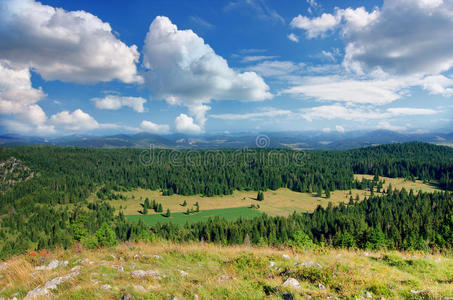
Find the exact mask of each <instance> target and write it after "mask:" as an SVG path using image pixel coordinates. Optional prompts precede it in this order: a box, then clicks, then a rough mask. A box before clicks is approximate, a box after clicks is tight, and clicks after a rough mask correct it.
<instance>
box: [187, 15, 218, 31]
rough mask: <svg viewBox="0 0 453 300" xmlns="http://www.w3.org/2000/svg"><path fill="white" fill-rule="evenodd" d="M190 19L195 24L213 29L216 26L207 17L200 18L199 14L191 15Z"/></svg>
mask: <svg viewBox="0 0 453 300" xmlns="http://www.w3.org/2000/svg"><path fill="white" fill-rule="evenodd" d="M189 20H190V21H191V22H192V23H193V24H195V25H197V26H201V27H203V28H206V29H213V28H214V27H215V26H214V25H213V24H211V23H209V22H208V21H206V20H205V19H202V18H200V17H199V16H190V17H189Z"/></svg>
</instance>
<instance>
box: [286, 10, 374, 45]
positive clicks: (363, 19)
mask: <svg viewBox="0 0 453 300" xmlns="http://www.w3.org/2000/svg"><path fill="white" fill-rule="evenodd" d="M378 16H379V11H378V10H374V11H372V12H371V13H368V12H367V11H366V10H365V8H364V7H359V8H356V9H352V8H347V9H337V10H336V13H335V14H334V15H333V14H328V13H323V14H322V15H321V16H320V17H316V18H312V19H311V18H309V17H306V16H302V15H298V16H297V17H295V18H293V20H292V21H291V23H290V25H291V27H293V28H298V29H303V30H305V31H306V37H307V38H308V39H312V38H316V37H324V36H325V35H326V33H327V32H328V31H333V30H335V29H337V28H338V27H340V25H342V24H343V34H346V33H348V32H350V31H360V30H362V28H364V27H365V26H367V25H369V24H370V23H372V22H373V21H374V20H376V19H377V17H378Z"/></svg>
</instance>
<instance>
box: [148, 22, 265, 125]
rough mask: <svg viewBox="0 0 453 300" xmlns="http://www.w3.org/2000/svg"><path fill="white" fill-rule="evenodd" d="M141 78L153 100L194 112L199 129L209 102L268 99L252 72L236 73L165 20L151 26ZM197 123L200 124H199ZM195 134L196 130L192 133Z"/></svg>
mask: <svg viewBox="0 0 453 300" xmlns="http://www.w3.org/2000/svg"><path fill="white" fill-rule="evenodd" d="M143 62H144V66H145V67H146V68H147V69H148V70H147V72H146V74H145V79H146V83H147V85H148V87H149V88H150V90H151V91H152V92H153V94H154V96H155V97H158V98H162V99H165V100H167V102H169V103H170V104H180V105H185V106H187V107H189V111H190V112H191V113H192V112H196V113H197V115H196V118H197V121H198V122H199V124H198V126H199V125H201V126H203V124H202V123H203V120H205V116H203V115H201V114H200V111H204V112H206V111H207V107H208V106H206V105H204V104H207V103H209V102H210V101H211V99H217V100H241V101H262V100H266V99H270V98H272V94H271V93H270V92H269V87H268V86H267V84H266V83H265V82H264V80H263V79H262V78H261V77H260V76H258V75H257V74H256V73H255V72H242V73H240V72H237V71H235V70H233V69H232V68H230V67H229V66H228V63H227V61H226V60H225V59H224V58H222V57H221V56H219V55H217V54H216V53H215V52H214V50H213V49H212V48H211V47H210V46H209V45H208V44H206V43H205V42H204V40H203V39H202V38H200V37H199V36H198V35H196V34H195V33H194V32H193V31H192V30H179V29H178V28H177V26H176V25H174V24H172V22H171V21H170V19H168V18H167V17H156V18H155V19H154V21H153V22H152V23H151V25H150V28H149V32H148V34H147V35H146V39H145V45H144V48H143ZM200 122H201V123H200ZM194 131H196V130H194Z"/></svg>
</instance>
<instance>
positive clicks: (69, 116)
mask: <svg viewBox="0 0 453 300" xmlns="http://www.w3.org/2000/svg"><path fill="white" fill-rule="evenodd" d="M50 123H51V124H53V125H55V126H61V127H62V128H64V130H65V131H88V130H93V129H96V128H99V127H100V125H99V123H98V122H97V121H96V120H95V119H94V118H93V117H92V116H90V115H89V114H87V113H85V112H83V111H82V110H81V109H76V110H75V111H73V112H72V113H70V112H69V111H67V110H65V111H62V112H60V113H57V114H55V115H53V116H52V117H50Z"/></svg>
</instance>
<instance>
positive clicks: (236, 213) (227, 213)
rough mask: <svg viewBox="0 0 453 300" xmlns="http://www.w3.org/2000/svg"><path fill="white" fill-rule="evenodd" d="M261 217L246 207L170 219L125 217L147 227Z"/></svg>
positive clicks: (182, 215)
mask: <svg viewBox="0 0 453 300" xmlns="http://www.w3.org/2000/svg"><path fill="white" fill-rule="evenodd" d="M260 215H261V212H259V211H258V210H256V209H252V208H248V207H233V208H223V209H208V210H201V211H200V212H198V213H194V214H190V215H186V214H185V213H181V212H178V213H172V214H171V216H170V217H165V216H164V214H150V215H127V216H126V217H127V218H128V219H129V220H130V221H132V222H138V221H139V220H140V219H142V220H143V221H144V222H145V224H147V225H154V224H157V223H168V222H172V223H176V224H179V225H184V224H186V223H189V224H192V223H197V222H200V221H205V220H207V219H209V218H215V217H220V218H224V219H226V220H235V219H238V218H248V219H251V218H254V217H258V216H260Z"/></svg>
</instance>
